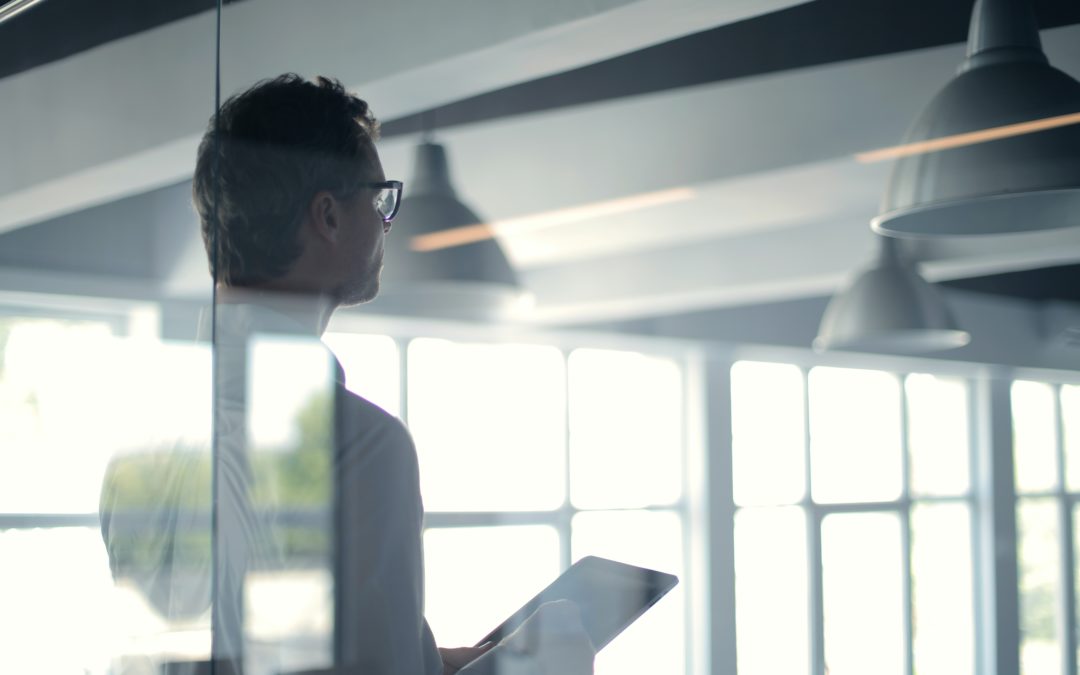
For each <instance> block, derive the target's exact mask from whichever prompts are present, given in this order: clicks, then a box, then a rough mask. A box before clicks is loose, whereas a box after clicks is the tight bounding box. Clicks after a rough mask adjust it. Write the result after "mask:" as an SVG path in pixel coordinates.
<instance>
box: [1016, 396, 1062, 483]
mask: <svg viewBox="0 0 1080 675" xmlns="http://www.w3.org/2000/svg"><path fill="white" fill-rule="evenodd" d="M1011 396H1012V416H1013V453H1014V454H1013V457H1014V461H1015V462H1016V491H1017V492H1040V491H1043V490H1052V489H1054V487H1055V486H1056V485H1057V453H1056V450H1055V443H1056V433H1057V432H1056V430H1055V428H1054V390H1053V389H1052V388H1051V387H1050V386H1049V385H1047V384H1043V383H1041V382H1022V381H1021V382H1014V383H1013V385H1012V393H1011Z"/></svg>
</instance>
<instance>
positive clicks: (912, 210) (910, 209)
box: [870, 187, 1080, 239]
mask: <svg viewBox="0 0 1080 675" xmlns="http://www.w3.org/2000/svg"><path fill="white" fill-rule="evenodd" d="M1047 197H1075V198H1076V199H1078V200H1080V187H1063V188H1050V189H1046V190H1016V191H1010V192H997V193H994V194H987V195H978V196H975V197H967V198H963V199H942V200H938V201H933V202H927V203H925V204H919V205H916V206H905V207H902V208H898V209H892V210H890V211H885V212H883V213H879V214H878V215H877V216H875V217H874V218H873V219H871V221H870V229H872V230H873V231H874V232H875V233H876V234H880V235H884V236H892V237H895V236H899V237H903V238H905V239H932V238H937V237H941V236H957V237H973V236H1003V235H1009V234H1017V235H1022V234H1028V233H1030V232H1034V231H1045V230H1056V229H1064V228H1068V227H1075V226H1076V225H1078V224H1080V223H1069V222H1059V223H1055V224H1053V225H1050V226H1044V227H1038V228H1032V229H1028V230H1016V231H1014V230H1010V231H993V230H991V231H978V230H977V229H972V228H968V229H967V230H963V231H955V230H953V231H949V230H938V231H935V232H923V231H917V230H911V229H905V228H900V227H894V226H892V224H895V223H896V222H897V221H902V220H907V219H908V218H909V217H910V216H916V215H922V214H924V213H927V212H931V211H933V212H940V211H941V210H942V209H945V208H947V209H964V208H970V207H972V206H981V205H983V204H985V203H986V202H994V201H1002V200H1007V199H1023V200H1035V199H1046V198H1047ZM1078 213H1080V212H1078Z"/></svg>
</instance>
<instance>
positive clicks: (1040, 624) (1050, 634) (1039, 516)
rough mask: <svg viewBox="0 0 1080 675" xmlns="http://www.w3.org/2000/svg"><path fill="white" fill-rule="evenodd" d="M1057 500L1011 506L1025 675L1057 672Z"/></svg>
mask: <svg viewBox="0 0 1080 675" xmlns="http://www.w3.org/2000/svg"><path fill="white" fill-rule="evenodd" d="M1058 509H1059V506H1058V504H1057V503H1056V502H1055V501H1054V500H1051V499H1023V500H1021V501H1020V503H1019V504H1018V505H1017V507H1016V527H1017V536H1018V538H1019V542H1018V549H1019V550H1018V552H1017V558H1018V560H1017V563H1018V565H1019V568H1020V569H1019V572H1020V671H1021V672H1022V673H1024V674H1025V675H1053V674H1054V673H1060V672H1061V647H1060V644H1059V641H1058V635H1059V631H1058V627H1059V625H1060V624H1059V622H1060V617H1058V615H1057V607H1058V599H1059V598H1060V597H1061V592H1062V591H1061V588H1060V582H1059V578H1060V574H1061V562H1060V555H1061V548H1060V547H1061V542H1060V540H1059V539H1058V536H1057V525H1058Z"/></svg>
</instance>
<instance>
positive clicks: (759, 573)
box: [735, 507, 810, 675]
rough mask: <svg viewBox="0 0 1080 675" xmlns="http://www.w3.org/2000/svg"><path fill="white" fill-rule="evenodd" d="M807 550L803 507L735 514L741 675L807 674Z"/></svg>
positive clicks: (762, 509) (736, 602)
mask: <svg viewBox="0 0 1080 675" xmlns="http://www.w3.org/2000/svg"><path fill="white" fill-rule="evenodd" d="M806 550H807V549H806V517H805V516H804V515H803V512H802V510H801V509H797V508H792V507H787V508H749V509H739V511H738V512H737V513H736V514H735V612H736V614H735V620H736V626H737V627H738V630H737V631H736V638H737V640H738V643H737V654H738V659H739V661H738V672H739V673H740V675H773V673H790V675H798V674H799V673H808V672H809V669H810V608H809V605H808V598H809V590H808V581H807V574H808V569H809V568H808V567H807V560H806ZM778 645H783V648H782V649H781V648H778Z"/></svg>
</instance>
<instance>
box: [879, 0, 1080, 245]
mask: <svg viewBox="0 0 1080 675" xmlns="http://www.w3.org/2000/svg"><path fill="white" fill-rule="evenodd" d="M1076 113H1080V82H1077V81H1076V80H1075V79H1073V78H1072V77H1069V76H1068V75H1066V74H1065V73H1063V72H1061V71H1060V70H1057V69H1055V68H1053V67H1051V66H1050V65H1049V63H1048V61H1047V59H1046V55H1045V54H1044V53H1043V51H1042V43H1041V42H1040V39H1039V30H1038V26H1037V25H1036V22H1035V16H1034V13H1033V11H1032V9H1031V5H1030V2H1029V0H977V1H976V3H975V8H974V12H973V14H972V17H971V28H970V32H969V34H968V46H967V57H966V58H965V59H964V62H963V64H962V65H961V66H960V70H959V72H958V74H957V75H956V76H955V77H954V78H953V79H952V80H951V81H950V82H949V83H948V84H947V85H946V86H945V88H944V89H942V90H941V91H940V92H939V93H938V94H937V96H935V97H934V98H933V100H931V101H930V103H929V105H927V106H926V108H925V109H924V110H923V112H922V114H921V115H920V116H919V117H918V118H917V119H916V121H915V123H914V124H913V126H912V127H911V129H910V130H909V131H908V133H907V136H906V138H905V141H904V145H902V146H900V147H901V149H904V148H907V149H909V150H910V151H911V152H910V153H905V154H902V155H901V156H900V158H899V159H897V160H896V162H895V164H894V165H893V169H892V175H891V177H890V179H889V183H888V188H887V190H886V193H885V197H884V200H883V203H882V207H881V212H880V215H878V217H877V218H875V219H874V220H873V221H872V228H873V229H874V231H875V232H878V233H879V234H886V235H890V236H896V237H936V236H955V235H982V234H987V235H991V234H1009V233H1025V232H1034V231H1039V230H1048V229H1056V228H1063V227H1073V226H1077V225H1080V124H1078V123H1077V122H1080V116H1077V115H1076ZM976 132H978V133H976ZM918 144H923V145H921V146H920V145H918ZM935 148H936V149H935Z"/></svg>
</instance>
